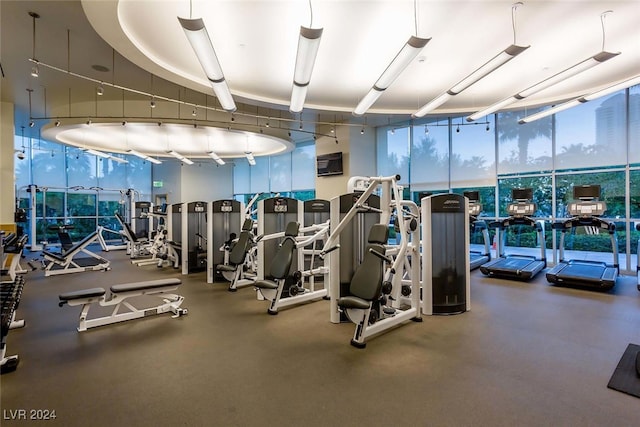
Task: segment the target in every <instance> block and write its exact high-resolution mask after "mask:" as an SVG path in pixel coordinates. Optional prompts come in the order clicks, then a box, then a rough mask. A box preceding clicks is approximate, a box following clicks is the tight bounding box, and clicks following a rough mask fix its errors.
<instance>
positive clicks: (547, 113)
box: [518, 74, 640, 124]
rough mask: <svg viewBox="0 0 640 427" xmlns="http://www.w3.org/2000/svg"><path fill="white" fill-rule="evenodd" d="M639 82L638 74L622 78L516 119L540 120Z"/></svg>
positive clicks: (524, 120) (529, 121)
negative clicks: (593, 90)
mask: <svg viewBox="0 0 640 427" xmlns="http://www.w3.org/2000/svg"><path fill="white" fill-rule="evenodd" d="M637 84H640V74H639V75H636V76H634V77H631V78H629V79H626V80H623V81H621V82H618V83H615V84H613V85H610V86H607V87H606V88H604V89H600V90H598V91H596V92H591V93H589V94H587V95H583V96H580V97H578V98H574V99H571V100H569V101H566V102H563V103H562V104H558V105H556V106H554V107H551V108H549V109H547V110H544V111H540V112H538V113H535V114H531V115H530V116H527V117H524V118H522V119H520V120H518V123H519V124H524V123H531V122H534V121H536V120H540V119H542V118H544V117H548V116H550V115H552V114H556V113H559V112H560V111H564V110H568V109H569V108H571V107H575V106H577V105H580V104H584V103H587V102H589V101H593V100H594V99H598V98H601V97H603V96H607V95H610V94H612V93H615V92H618V91H619V90H622V89H626V88H629V87H631V86H635V85H637Z"/></svg>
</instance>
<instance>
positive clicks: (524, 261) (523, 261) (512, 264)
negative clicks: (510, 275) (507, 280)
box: [493, 257, 534, 270]
mask: <svg viewBox="0 0 640 427" xmlns="http://www.w3.org/2000/svg"><path fill="white" fill-rule="evenodd" d="M532 261H534V260H533V259H532V258H515V257H508V258H506V259H504V260H503V261H502V262H500V263H497V264H495V265H494V266H493V268H494V269H496V270H503V269H506V270H522V269H524V268H525V267H526V266H528V265H529V264H531V262H532Z"/></svg>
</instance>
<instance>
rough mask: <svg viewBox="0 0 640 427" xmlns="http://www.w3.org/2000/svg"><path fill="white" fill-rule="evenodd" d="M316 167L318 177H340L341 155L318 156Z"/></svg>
mask: <svg viewBox="0 0 640 427" xmlns="http://www.w3.org/2000/svg"><path fill="white" fill-rule="evenodd" d="M316 165H317V169H318V176H329V175H342V153H330V154H320V155H318V156H317V157H316Z"/></svg>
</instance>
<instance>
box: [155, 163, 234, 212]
mask: <svg viewBox="0 0 640 427" xmlns="http://www.w3.org/2000/svg"><path fill="white" fill-rule="evenodd" d="M152 176H153V180H154V181H162V184H163V186H162V187H154V188H153V194H154V196H155V195H156V194H166V195H167V203H169V204H171V203H181V202H193V201H198V200H202V201H207V202H208V201H213V200H220V199H229V198H231V197H233V164H232V163H230V162H229V163H227V164H226V165H223V166H218V165H217V164H216V163H214V162H213V161H207V160H201V161H196V163H195V164H193V165H186V164H185V165H183V164H181V162H180V161H178V160H175V161H174V160H172V159H167V160H166V161H164V162H163V163H162V164H161V165H153V172H152Z"/></svg>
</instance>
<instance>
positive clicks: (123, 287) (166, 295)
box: [58, 278, 187, 332]
mask: <svg viewBox="0 0 640 427" xmlns="http://www.w3.org/2000/svg"><path fill="white" fill-rule="evenodd" d="M181 283H182V281H181V280H180V279H177V278H170V279H159V280H148V281H144V282H135V283H123V284H119V285H113V286H111V287H110V288H109V293H107V291H106V290H105V289H104V288H91V289H84V290H80V291H73V292H67V293H64V294H61V295H59V298H60V302H59V303H58V305H59V306H60V307H62V306H64V305H65V304H67V305H69V306H76V305H81V306H82V311H81V312H80V324H79V325H78V332H82V331H86V330H87V329H89V328H95V327H98V326H104V325H110V324H112V323H118V322H124V321H126V320H133V319H139V318H141V317H148V316H153V315H156V314H163V313H168V312H171V313H173V316H172V317H174V318H176V317H180V316H183V315H186V314H187V309H186V308H180V305H181V304H182V302H183V301H184V297H183V296H181V295H176V294H174V293H172V291H175V290H176V289H177V288H178V286H179V285H180V284H181ZM143 295H146V296H153V297H157V298H160V299H161V300H162V303H160V304H159V305H157V306H155V307H149V308H137V307H135V306H134V305H133V304H132V303H131V302H130V301H127V300H128V299H129V298H133V297H139V296H143ZM96 303H97V304H99V305H100V306H103V307H109V306H114V308H113V311H112V312H111V315H109V316H104V317H98V318H95V319H87V316H88V314H89V309H90V308H91V306H92V305H93V304H96ZM121 309H127V310H128V311H123V312H122V313H120V311H121Z"/></svg>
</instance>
